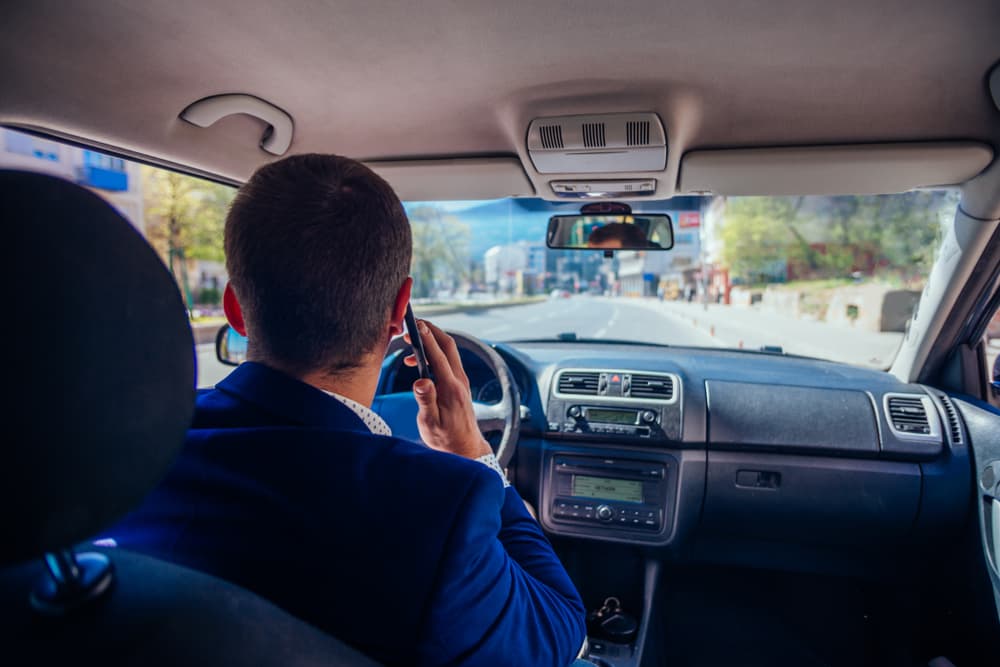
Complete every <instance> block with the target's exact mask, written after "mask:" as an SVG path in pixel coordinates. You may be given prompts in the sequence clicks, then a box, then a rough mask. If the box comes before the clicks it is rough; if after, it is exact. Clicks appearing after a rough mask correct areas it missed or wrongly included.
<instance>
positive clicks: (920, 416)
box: [888, 396, 931, 435]
mask: <svg viewBox="0 0 1000 667" xmlns="http://www.w3.org/2000/svg"><path fill="white" fill-rule="evenodd" d="M888 406H889V422H890V423H891V424H892V427H893V428H894V429H895V430H896V431H897V432H899V433H908V434H915V435H917V434H919V435H930V434H931V423H930V418H929V417H928V416H927V409H926V408H925V407H924V402H923V400H921V398H920V396H891V397H890V398H889V400H888Z"/></svg>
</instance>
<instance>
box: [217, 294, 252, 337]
mask: <svg viewBox="0 0 1000 667" xmlns="http://www.w3.org/2000/svg"><path fill="white" fill-rule="evenodd" d="M222 310H223V311H225V313H226V319H227V320H229V326H231V327H232V328H233V329H234V330H235V331H236V333H238V334H239V335H241V336H244V337H245V336H246V335H247V324H246V322H244V321H243V309H242V308H240V302H239V301H237V300H236V292H234V291H233V285H232V283H226V291H225V292H223V293H222Z"/></svg>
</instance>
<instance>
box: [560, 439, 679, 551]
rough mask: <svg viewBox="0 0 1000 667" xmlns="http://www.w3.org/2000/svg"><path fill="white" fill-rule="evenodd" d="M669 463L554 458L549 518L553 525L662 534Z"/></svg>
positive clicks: (665, 514)
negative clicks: (567, 524) (597, 526)
mask: <svg viewBox="0 0 1000 667" xmlns="http://www.w3.org/2000/svg"><path fill="white" fill-rule="evenodd" d="M667 465H668V464H667V463H663V462H651V461H636V460H631V459H601V458H593V457H584V456H568V455H563V454H557V455H556V456H555V457H554V458H553V459H552V465H551V469H550V475H551V476H550V479H549V494H548V495H549V498H550V500H549V513H550V516H551V517H552V520H553V521H555V522H557V523H569V524H578V525H580V524H583V525H587V524H589V525H603V526H607V527H615V528H625V529H628V530H638V531H649V532H652V533H657V532H660V529H661V528H662V527H663V525H664V523H665V522H666V520H667V518H668V515H667V512H666V499H667V492H666V485H667Z"/></svg>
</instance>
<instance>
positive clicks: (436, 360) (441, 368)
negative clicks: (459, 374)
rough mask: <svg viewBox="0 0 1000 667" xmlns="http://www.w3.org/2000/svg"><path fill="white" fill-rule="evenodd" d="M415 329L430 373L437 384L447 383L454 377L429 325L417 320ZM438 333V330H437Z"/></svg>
mask: <svg viewBox="0 0 1000 667" xmlns="http://www.w3.org/2000/svg"><path fill="white" fill-rule="evenodd" d="M417 328H418V329H419V330H420V340H422V341H423V343H424V352H425V353H426V354H427V363H428V364H430V367H431V372H432V373H433V374H434V378H435V379H436V380H437V381H438V382H447V381H449V380H451V379H453V378H454V377H455V373H453V372H452V370H451V364H449V363H448V357H447V356H446V355H445V353H444V351H443V350H442V349H441V344H440V343H439V342H438V339H437V336H436V335H435V333H434V331H433V329H431V328H430V324H429V323H428V322H426V321H425V320H417ZM438 331H440V329H439V330H438Z"/></svg>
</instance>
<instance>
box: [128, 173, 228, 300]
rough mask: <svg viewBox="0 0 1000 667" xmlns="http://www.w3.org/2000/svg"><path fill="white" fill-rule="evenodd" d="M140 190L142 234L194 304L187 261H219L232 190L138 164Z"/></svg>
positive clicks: (222, 254) (221, 259)
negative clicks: (141, 191) (143, 232)
mask: <svg viewBox="0 0 1000 667" xmlns="http://www.w3.org/2000/svg"><path fill="white" fill-rule="evenodd" d="M141 173H142V190H143V201H144V208H145V224H146V235H147V237H148V238H149V241H150V243H152V245H153V247H154V248H156V249H157V250H158V251H159V252H160V254H161V255H162V256H163V258H164V260H165V263H166V265H167V267H168V268H169V269H170V273H171V274H173V276H174V279H175V280H177V282H178V284H179V285H180V286H181V289H182V291H183V294H184V299H185V302H186V304H187V307H188V310H190V309H191V308H192V306H193V304H194V299H193V295H192V293H191V286H190V285H189V284H188V275H187V266H186V263H187V260H189V259H203V260H212V261H223V259H224V253H223V240H222V230H223V226H224V223H225V217H226V211H227V210H228V208H229V204H230V203H231V202H232V200H233V197H234V196H235V194H236V192H235V190H234V188H232V187H229V186H226V185H220V184H218V183H212V182H210V181H206V180H202V179H199V178H194V177H193V176H185V175H183V174H178V173H175V172H172V171H167V170H164V169H157V168H155V167H147V166H143V167H142V169H141Z"/></svg>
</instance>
